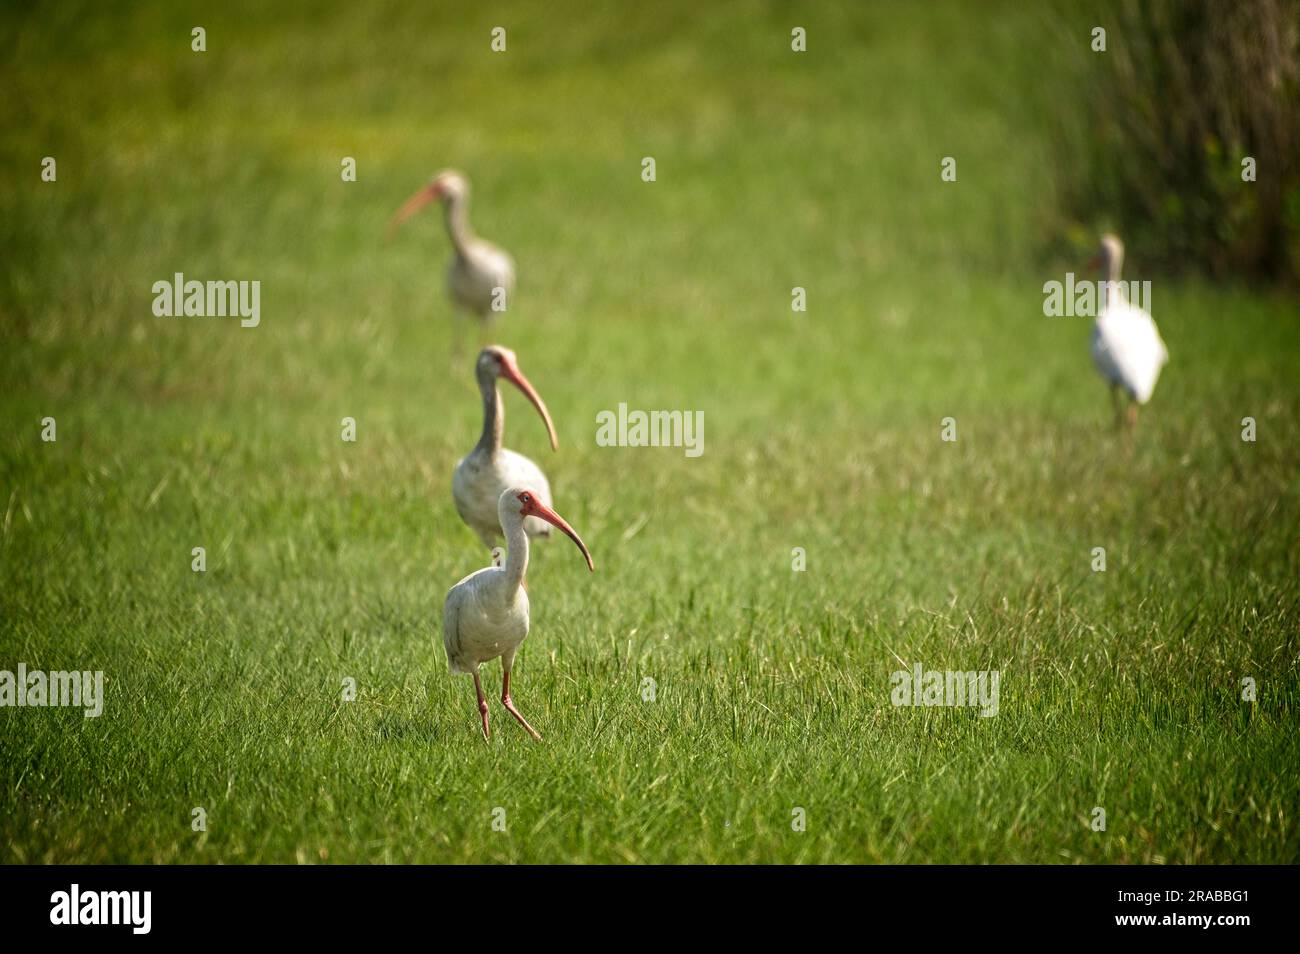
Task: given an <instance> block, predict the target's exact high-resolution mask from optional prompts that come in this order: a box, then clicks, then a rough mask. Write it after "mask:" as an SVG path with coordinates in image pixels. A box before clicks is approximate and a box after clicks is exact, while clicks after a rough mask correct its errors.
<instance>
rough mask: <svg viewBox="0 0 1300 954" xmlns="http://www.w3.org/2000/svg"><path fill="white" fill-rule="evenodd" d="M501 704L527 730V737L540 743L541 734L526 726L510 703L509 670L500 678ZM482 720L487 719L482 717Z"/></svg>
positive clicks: (525, 720) (526, 721)
mask: <svg viewBox="0 0 1300 954" xmlns="http://www.w3.org/2000/svg"><path fill="white" fill-rule="evenodd" d="M501 704H502V705H503V706H505V707H506V711H507V712H509V713H510V714H511V715H512V716H514V717H515V718H516V719H518V720H519V724H520V725H522V726H523V727H524V728H525V729H527V730H528V734H529V735H531V736H532V737H533V738H534V739H536V740H537V741H538V742H540V741H542V736H541V734H540V733H539V732H538V731H537V730H536V729H534V728H533V727H532V726H531V725H529V724H528V720H527V719H525V718H524V717H523V716H521V715H520V714H519V710H518V709H516V708H515V704H514V702H512V701H511V699H510V670H509V669H507V670H505V672H504V673H503V674H502V676H501ZM484 718H487V717H486V716H484Z"/></svg>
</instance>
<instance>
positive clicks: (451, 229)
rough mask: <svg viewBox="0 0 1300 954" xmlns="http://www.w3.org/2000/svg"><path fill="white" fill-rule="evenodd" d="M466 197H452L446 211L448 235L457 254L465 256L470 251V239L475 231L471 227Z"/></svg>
mask: <svg viewBox="0 0 1300 954" xmlns="http://www.w3.org/2000/svg"><path fill="white" fill-rule="evenodd" d="M466 205H467V203H466V202H465V200H464V199H452V200H450V201H449V202H448V203H447V206H446V209H445V211H444V214H445V217H446V221H447V236H448V237H449V238H450V239H451V244H452V247H453V248H454V249H456V254H457V255H459V256H461V258H464V257H465V256H466V255H467V254H468V253H467V250H468V248H469V243H470V240H471V239H472V238H473V237H474V232H473V231H472V230H471V229H470V227H469V210H468V208H467V207H466Z"/></svg>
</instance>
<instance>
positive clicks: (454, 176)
mask: <svg viewBox="0 0 1300 954" xmlns="http://www.w3.org/2000/svg"><path fill="white" fill-rule="evenodd" d="M434 201H440V202H441V203H442V206H443V212H444V218H445V220H446V223H447V237H448V238H449V239H451V247H452V252H453V255H452V259H451V265H450V266H448V268H447V291H448V294H449V295H450V296H451V301H452V304H453V305H454V306H455V307H456V308H457V309H459V310H461V311H463V312H467V313H469V314H472V315H475V316H477V317H478V319H479V322H480V325H481V326H482V325H486V324H487V322H488V320H489V319H490V318H491V317H492V316H493V315H494V314H495V313H497V312H500V311H504V310H505V308H506V304H507V302H509V300H510V298H511V297H512V296H513V295H514V291H515V263H514V259H512V258H511V257H510V255H509V254H508V253H507V252H506V251H505V250H504V249H502V248H500V247H499V246H497V245H494V244H492V243H491V242H489V241H487V240H486V239H481V238H479V237H478V236H477V235H475V234H474V231H473V229H471V228H470V225H469V181H468V180H467V179H466V178H465V177H464V176H463V175H461V174H460V173H459V172H455V171H452V170H450V169H448V170H445V171H443V172H440V173H438V174H437V175H436V176H434V177H433V181H432V182H430V183H429V184H428V185H427V186H425V187H424V188H423V189H421V190H420V191H419V192H417V193H415V195H413V196H411V197H410V198H409V199H407V200H406V203H405V204H404V205H403V206H402V207H401V208H400V209H398V210H397V214H396V215H394V216H393V219H392V222H391V223H390V224H389V233H390V234H391V233H392V231H393V230H394V229H396V228H397V226H399V225H401V224H402V223H403V222H405V221H406V220H407V219H409V218H410V217H411V216H413V215H414V214H415V213H416V212H419V211H420V209H422V208H424V207H425V206H426V205H428V204H429V203H430V202H434Z"/></svg>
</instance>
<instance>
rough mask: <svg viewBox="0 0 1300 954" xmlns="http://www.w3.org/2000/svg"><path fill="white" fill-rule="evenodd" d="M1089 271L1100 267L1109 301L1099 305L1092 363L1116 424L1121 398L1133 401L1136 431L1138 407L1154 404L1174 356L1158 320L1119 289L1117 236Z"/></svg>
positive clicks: (1105, 243)
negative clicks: (1106, 387)
mask: <svg viewBox="0 0 1300 954" xmlns="http://www.w3.org/2000/svg"><path fill="white" fill-rule="evenodd" d="M1089 265H1090V266H1093V267H1096V266H1098V265H1100V266H1101V268H1102V272H1103V274H1104V275H1105V276H1106V293H1105V300H1104V301H1101V302H1099V304H1098V312H1097V322H1096V324H1095V325H1094V326H1093V330H1092V360H1093V363H1094V364H1096V366H1097V370H1098V371H1100V372H1101V376H1102V377H1103V378H1105V379H1106V381H1107V382H1109V384H1110V389H1111V398H1112V401H1113V402H1114V404H1115V417H1116V421H1117V422H1119V421H1121V420H1122V419H1123V412H1122V410H1121V408H1120V401H1121V396H1120V392H1121V391H1122V392H1123V393H1124V394H1125V395H1127V396H1128V398H1129V401H1130V403H1129V405H1128V425H1129V427H1133V426H1134V425H1135V424H1137V409H1138V406H1139V405H1142V404H1146V403H1147V401H1149V400H1151V393H1152V392H1153V391H1154V390H1155V388H1156V380H1157V379H1158V378H1159V377H1160V369H1161V368H1162V367H1164V365H1165V363H1166V362H1167V361H1168V360H1169V351H1168V350H1167V349H1166V348H1165V343H1164V341H1163V340H1162V339H1161V337H1160V332H1159V330H1158V329H1157V328H1156V323H1155V320H1154V319H1153V318H1152V317H1151V316H1150V315H1149V314H1147V313H1146V312H1145V311H1143V310H1142V309H1141V308H1139V307H1138V306H1136V305H1134V304H1132V303H1130V302H1129V301H1128V300H1127V298H1126V297H1125V296H1124V294H1123V291H1122V289H1121V287H1120V284H1119V281H1120V277H1119V276H1120V269H1121V268H1122V267H1123V265H1124V243H1123V242H1121V241H1120V240H1119V239H1118V238H1117V237H1115V236H1114V235H1103V236H1102V238H1101V249H1100V250H1099V251H1098V252H1097V255H1096V256H1095V257H1094V258H1093V260H1092V261H1091V262H1089Z"/></svg>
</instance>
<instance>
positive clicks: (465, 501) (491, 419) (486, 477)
mask: <svg viewBox="0 0 1300 954" xmlns="http://www.w3.org/2000/svg"><path fill="white" fill-rule="evenodd" d="M474 373H475V375H476V376H477V377H478V389H479V392H480V393H481V394H482V396H483V433H482V434H481V435H480V436H479V439H478V443H477V444H476V445H474V449H473V450H472V451H470V452H469V453H468V454H466V455H465V458H464V459H463V460H462V461H461V462H460V463H459V464H457V465H456V471H455V473H453V474H452V477H451V496H452V499H453V500H454V501H455V502H456V510H457V512H458V513H459V514H460V518H461V519H462V520H464V521H465V523H466V525H467V526H468V527H469V528H470V529H471V530H473V531H474V532H475V533H477V534H478V536H479V539H480V540H482V541H483V543H484V544H485V545H486V546H487V547H488V548H489V549H490V548H491V547H492V546H493V545H494V544H495V543H496V542H497V541H498V540H500V539H501V527H502V524H501V520H500V517H499V515H498V513H497V502H498V501H499V500H500V499H501V492H502V491H504V490H505V489H506V488H507V487H531V488H532V490H533V495H534V496H535V497H536V498H537V501H538V503H540V504H541V505H543V506H545V507H550V506H551V485H550V483H549V482H548V481H547V479H546V475H545V474H543V473H542V469H541V468H540V467H538V466H537V465H536V464H534V463H533V462H532V461H531V460H529V459H528V458H527V457H525V456H524V455H523V454H516V453H515V452H514V451H512V450H509V449H507V448H505V447H502V446H501V437H502V434H503V433H504V430H505V416H506V415H505V408H504V406H503V405H502V403H501V392H500V391H498V390H497V380H498V379H499V378H505V379H506V380H507V381H509V382H510V383H511V384H513V385H514V386H515V387H517V388H519V390H520V391H523V392H524V396H525V397H527V398H528V400H529V401H531V402H532V404H533V407H535V408H537V413H538V414H540V415H541V417H542V421H543V422H544V423H545V424H546V433H547V434H548V435H549V437H550V438H551V450H555V448H556V440H555V425H554V424H553V423H551V415H550V412H549V411H547V410H546V405H545V404H544V403H543V402H542V396H541V395H540V394H538V393H537V389H536V388H534V387H533V386H532V384H531V383H530V382H529V380H528V379H527V378H526V377H524V373H523V372H522V371H520V370H519V361H518V359H517V358H516V357H515V353H514V352H513V351H511V350H510V349H509V348H503V347H501V346H500V345H491V346H489V347H487V348H484V349H483V350H482V351H481V352H479V356H478V361H477V362H476V363H475V366H474ZM524 530H526V531H527V533H528V535H529V536H531V537H545V536H550V532H551V528H550V525H549V524H548V523H547V522H546V521H545V520H541V519H537V518H530V519H528V520H526V521H525V522H524Z"/></svg>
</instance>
